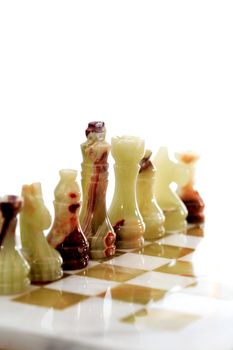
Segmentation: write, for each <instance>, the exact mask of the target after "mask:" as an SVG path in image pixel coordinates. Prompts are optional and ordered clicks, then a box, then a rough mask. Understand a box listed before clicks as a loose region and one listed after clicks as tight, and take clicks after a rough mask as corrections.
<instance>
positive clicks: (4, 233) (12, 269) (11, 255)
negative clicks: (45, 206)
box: [0, 196, 30, 294]
mask: <svg viewBox="0 0 233 350" xmlns="http://www.w3.org/2000/svg"><path fill="white" fill-rule="evenodd" d="M21 208H22V198H20V197H17V196H5V197H3V198H0V213H1V215H0V216H1V230H0V294H13V293H22V292H24V291H25V290H27V288H28V286H29V284H30V279H29V271H30V267H29V264H28V262H27V261H26V259H25V258H24V257H23V255H22V254H21V252H20V250H18V249H17V247H16V244H15V229H16V225H17V215H18V213H19V212H20V210H21Z"/></svg>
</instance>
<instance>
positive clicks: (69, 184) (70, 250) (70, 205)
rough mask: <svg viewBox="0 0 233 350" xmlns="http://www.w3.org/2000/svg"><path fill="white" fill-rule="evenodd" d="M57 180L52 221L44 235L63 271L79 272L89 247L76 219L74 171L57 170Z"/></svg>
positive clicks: (86, 257)
mask: <svg viewBox="0 0 233 350" xmlns="http://www.w3.org/2000/svg"><path fill="white" fill-rule="evenodd" d="M59 174H60V181H59V183H58V185H57V187H56V188H55V191H54V195H55V200H54V202H53V203H54V209H55V219H54V224H53V227H52V229H51V231H50V233H49V234H48V237H47V239H48V242H49V243H50V244H51V245H52V247H54V248H56V249H57V250H58V251H59V252H60V254H61V256H62V258H63V269H64V270H76V269H82V268H84V267H86V266H87V264H88V260H89V256H88V252H89V246H88V242H87V239H86V237H85V236H84V234H83V232H82V229H81V227H80V224H79V220H78V213H79V208H80V189H79V185H78V183H77V182H76V177H77V171H76V170H71V169H65V170H61V171H60V173H59Z"/></svg>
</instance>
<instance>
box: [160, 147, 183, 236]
mask: <svg viewBox="0 0 233 350" xmlns="http://www.w3.org/2000/svg"><path fill="white" fill-rule="evenodd" d="M154 163H155V166H156V168H157V175H156V180H155V197H156V199H157V201H158V204H159V206H160V208H161V209H162V210H163V213H164V215H165V223H164V226H165V230H166V232H186V228H187V221H186V217H187V215H188V212H187V209H186V207H185V205H184V203H183V202H182V201H181V199H180V198H179V196H178V195H177V194H176V193H175V191H173V190H172V189H171V188H170V186H171V183H172V182H175V183H176V184H177V185H179V186H183V185H185V184H186V183H187V182H188V170H186V169H185V167H184V166H183V165H181V164H179V163H176V162H173V161H172V160H171V159H170V158H169V156H168V150H167V148H166V147H161V148H160V149H159V151H158V153H157V154H156V156H155V158H154Z"/></svg>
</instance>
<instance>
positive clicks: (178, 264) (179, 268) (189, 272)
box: [154, 260, 195, 277]
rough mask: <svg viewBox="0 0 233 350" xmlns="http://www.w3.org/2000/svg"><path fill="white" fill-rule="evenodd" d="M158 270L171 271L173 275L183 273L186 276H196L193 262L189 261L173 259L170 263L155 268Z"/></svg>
mask: <svg viewBox="0 0 233 350" xmlns="http://www.w3.org/2000/svg"><path fill="white" fill-rule="evenodd" d="M154 271H157V272H164V273H170V274H172V275H181V276H186V277H195V275H194V271H193V264H192V263H191V262H187V261H176V260H172V261H171V262H170V263H169V264H166V265H163V266H160V267H158V268H157V269H154Z"/></svg>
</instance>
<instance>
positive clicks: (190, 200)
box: [176, 152, 205, 224]
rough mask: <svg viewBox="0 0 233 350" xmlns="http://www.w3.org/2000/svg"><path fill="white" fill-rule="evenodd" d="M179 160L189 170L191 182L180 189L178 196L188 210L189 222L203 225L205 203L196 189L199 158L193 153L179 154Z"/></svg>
mask: <svg viewBox="0 0 233 350" xmlns="http://www.w3.org/2000/svg"><path fill="white" fill-rule="evenodd" d="M176 156H177V159H178V160H179V162H180V163H181V164H183V165H184V166H185V167H186V168H187V169H189V173H190V176H189V181H188V183H187V184H186V185H185V186H179V187H178V195H179V196H180V198H181V199H182V201H183V202H184V204H185V205H186V207H187V209H188V217H187V221H188V223H190V224H202V223H203V222H204V221H205V217H204V213H203V211H204V207H205V205H204V202H203V200H202V198H201V196H200V194H199V193H198V191H197V190H196V189H195V167H196V162H197V160H198V159H199V156H198V155H197V154H195V153H192V152H186V153H180V154H177V155H176Z"/></svg>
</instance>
